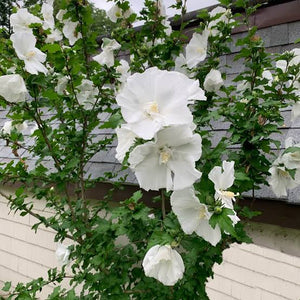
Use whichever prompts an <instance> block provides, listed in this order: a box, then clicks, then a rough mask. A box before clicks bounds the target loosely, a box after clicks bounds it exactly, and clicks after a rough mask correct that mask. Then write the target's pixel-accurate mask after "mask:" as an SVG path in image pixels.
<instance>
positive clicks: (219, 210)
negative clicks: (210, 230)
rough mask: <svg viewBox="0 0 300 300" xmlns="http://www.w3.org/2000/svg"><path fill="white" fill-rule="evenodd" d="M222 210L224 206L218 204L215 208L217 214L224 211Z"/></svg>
mask: <svg viewBox="0 0 300 300" xmlns="http://www.w3.org/2000/svg"><path fill="white" fill-rule="evenodd" d="M222 210H223V209H222V207H220V206H216V207H215V208H214V213H215V214H217V215H219V214H221V213H222Z"/></svg>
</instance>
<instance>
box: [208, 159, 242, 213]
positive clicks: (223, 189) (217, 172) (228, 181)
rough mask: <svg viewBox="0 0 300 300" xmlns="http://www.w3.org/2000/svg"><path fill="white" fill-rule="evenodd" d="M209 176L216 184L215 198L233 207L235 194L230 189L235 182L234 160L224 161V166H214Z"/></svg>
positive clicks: (226, 205)
mask: <svg viewBox="0 0 300 300" xmlns="http://www.w3.org/2000/svg"><path fill="white" fill-rule="evenodd" d="M208 178H209V179H210V180H211V181H212V182H213V183H214V186H215V191H216V193H215V199H216V200H220V201H222V203H223V204H224V206H225V207H227V208H230V209H233V204H232V201H235V198H234V197H235V196H237V195H235V194H234V193H233V192H230V191H228V189H229V188H230V187H231V186H232V185H233V182H234V161H229V162H228V161H226V160H224V161H223V164H222V168H221V167H219V166H216V167H214V168H213V169H212V170H211V171H210V172H209V174H208Z"/></svg>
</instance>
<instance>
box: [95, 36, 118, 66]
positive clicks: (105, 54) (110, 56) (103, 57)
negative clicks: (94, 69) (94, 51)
mask: <svg viewBox="0 0 300 300" xmlns="http://www.w3.org/2000/svg"><path fill="white" fill-rule="evenodd" d="M101 48H102V50H103V51H102V52H101V53H100V54H98V55H96V56H94V57H93V60H94V61H96V62H97V63H99V64H100V65H106V66H107V67H109V68H110V67H112V66H113V65H114V63H115V57H114V50H118V49H120V48H121V45H120V44H119V43H118V42H117V41H116V40H111V39H108V38H104V39H103V43H102V45H101Z"/></svg>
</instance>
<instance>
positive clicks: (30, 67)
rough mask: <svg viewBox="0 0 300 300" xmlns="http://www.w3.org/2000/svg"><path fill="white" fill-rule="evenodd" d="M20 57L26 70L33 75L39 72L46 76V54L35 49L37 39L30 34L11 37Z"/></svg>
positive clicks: (19, 33) (18, 34)
mask: <svg viewBox="0 0 300 300" xmlns="http://www.w3.org/2000/svg"><path fill="white" fill-rule="evenodd" d="M10 39H11V41H12V42H13V47H14V48H15V51H16V53H17V55H18V57H19V58H20V59H21V60H23V61H24V63H25V70H26V71H27V72H29V73H31V74H36V75H37V74H38V72H41V73H44V74H46V73H47V72H48V70H47V68H46V67H45V66H44V65H43V63H44V62H45V61H46V54H45V53H43V52H42V51H41V50H39V49H38V48H36V47H35V44H36V40H35V37H34V36H33V35H32V34H31V33H29V32H16V33H14V34H12V35H11V36H10Z"/></svg>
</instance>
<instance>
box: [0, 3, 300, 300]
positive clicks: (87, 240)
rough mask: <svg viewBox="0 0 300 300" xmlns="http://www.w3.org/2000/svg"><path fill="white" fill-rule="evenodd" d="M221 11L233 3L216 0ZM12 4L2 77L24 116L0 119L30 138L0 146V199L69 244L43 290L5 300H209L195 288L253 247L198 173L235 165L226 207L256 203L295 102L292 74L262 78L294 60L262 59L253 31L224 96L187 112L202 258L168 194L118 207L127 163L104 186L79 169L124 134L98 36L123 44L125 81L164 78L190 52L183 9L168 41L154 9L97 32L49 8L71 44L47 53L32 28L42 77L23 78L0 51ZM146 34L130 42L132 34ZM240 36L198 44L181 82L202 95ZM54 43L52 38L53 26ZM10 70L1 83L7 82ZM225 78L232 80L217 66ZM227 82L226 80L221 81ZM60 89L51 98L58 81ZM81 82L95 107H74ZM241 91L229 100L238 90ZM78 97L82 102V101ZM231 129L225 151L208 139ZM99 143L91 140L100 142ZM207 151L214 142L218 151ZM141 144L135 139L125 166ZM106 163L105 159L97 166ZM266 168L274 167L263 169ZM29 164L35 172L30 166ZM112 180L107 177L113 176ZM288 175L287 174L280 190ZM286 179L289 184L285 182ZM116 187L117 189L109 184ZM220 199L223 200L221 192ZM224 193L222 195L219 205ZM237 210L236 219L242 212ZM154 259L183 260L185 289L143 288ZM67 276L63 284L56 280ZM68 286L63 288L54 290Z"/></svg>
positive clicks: (77, 9) (12, 112)
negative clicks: (101, 189)
mask: <svg viewBox="0 0 300 300" xmlns="http://www.w3.org/2000/svg"><path fill="white" fill-rule="evenodd" d="M248 2H249V1H235V5H236V6H237V7H240V8H242V9H244V10H245V12H246V17H245V19H242V20H241V23H243V24H246V25H249V24H248V17H249V15H250V14H251V13H252V12H253V11H254V10H255V8H256V7H253V6H249V3H248ZM114 3H115V4H117V5H118V6H119V8H121V9H122V10H123V11H128V8H129V4H130V3H129V2H128V1H124V0H115V1H114ZM221 3H222V4H223V5H228V6H230V5H231V1H227V0H222V1H221ZM25 4H26V5H27V6H28V7H29V6H30V5H31V4H33V5H34V8H30V9H31V11H32V12H33V13H36V14H38V15H39V16H41V14H40V5H41V4H42V3H39V2H37V1H26V3H25ZM11 5H12V1H10V2H3V3H2V2H1V3H0V10H1V12H2V13H3V14H2V15H1V17H0V22H1V25H3V26H4V28H3V29H2V31H1V32H2V36H4V37H6V38H2V37H1V38H0V60H1V66H0V75H1V76H2V75H6V74H10V73H11V72H13V73H16V74H20V75H21V76H22V77H23V78H24V80H25V82H26V87H27V90H28V92H29V96H30V97H29V98H30V99H27V101H26V102H24V103H23V102H21V103H9V102H8V101H6V100H5V99H4V98H2V97H1V99H0V105H1V106H2V107H4V108H6V109H7V110H8V115H7V117H8V118H10V119H11V120H12V122H13V123H12V124H13V125H20V124H22V123H23V122H25V121H26V122H28V124H30V126H31V128H32V127H33V126H32V125H33V124H34V125H36V126H37V127H36V129H35V131H34V132H33V133H32V134H31V137H30V138H31V142H30V143H26V142H27V140H28V136H26V135H25V134H23V133H22V132H21V131H20V130H17V129H16V128H15V129H12V131H11V132H10V133H3V132H2V133H1V138H2V139H4V140H5V141H6V143H7V145H8V146H10V148H11V153H12V155H13V159H12V160H11V161H10V162H8V163H2V164H1V168H0V181H1V183H2V184H3V185H8V184H9V185H10V184H15V183H17V184H18V188H17V189H16V190H15V193H12V194H10V195H6V194H5V193H4V192H2V191H0V194H1V196H2V197H4V198H6V199H7V202H8V204H9V207H10V209H11V210H12V211H13V212H15V213H18V214H20V215H21V216H25V215H28V214H29V215H30V216H31V217H33V218H35V219H36V223H35V224H34V225H33V226H32V229H33V230H35V231H37V230H39V227H40V226H41V225H43V226H46V227H48V228H51V229H52V230H54V231H55V233H56V234H55V241H56V242H64V241H65V240H68V243H69V244H71V245H70V246H69V248H68V249H69V250H70V257H69V261H70V262H69V268H66V266H65V265H64V266H63V267H61V268H58V269H56V268H55V269H50V270H49V271H48V276H47V278H37V279H34V280H32V281H30V282H29V283H26V284H23V283H19V284H18V285H17V286H15V287H12V285H11V283H9V282H7V283H5V285H4V287H3V288H2V290H3V291H4V292H5V293H7V297H8V299H20V300H23V299H36V298H37V297H38V296H39V292H40V290H42V289H43V287H44V286H46V285H48V284H50V283H51V284H55V285H57V286H56V287H55V288H54V289H53V292H52V293H51V294H50V295H48V299H53V300H54V299H55V300H56V299H57V300H58V299H68V300H73V299H100V298H101V299H117V300H120V299H178V300H179V299H191V295H193V296H192V297H194V298H195V299H208V297H207V294H206V291H205V284H206V282H207V279H208V278H209V277H211V276H213V271H212V267H213V265H214V264H215V263H219V264H220V263H221V262H222V252H223V250H224V249H226V248H228V247H229V246H230V244H231V243H233V242H238V243H241V242H251V240H250V239H249V237H247V235H246V233H245V231H244V228H243V224H242V222H239V223H237V224H233V221H232V219H231V217H234V216H235V215H234V214H235V212H234V210H233V209H229V208H228V207H225V205H224V203H222V201H220V199H218V198H217V197H216V196H215V193H216V191H215V186H214V183H213V182H212V181H211V180H210V179H209V178H208V174H209V172H210V171H211V170H212V169H213V168H214V167H215V166H220V165H221V163H222V161H223V160H224V159H226V160H228V161H229V160H233V161H235V182H234V185H233V186H232V187H231V188H230V189H232V192H229V193H232V194H233V193H234V196H235V197H237V198H239V199H238V200H239V201H242V197H241V196H240V194H241V193H243V192H244V191H249V190H252V191H253V190H255V189H256V188H258V187H259V185H261V184H265V183H266V178H267V176H268V175H269V173H268V171H269V168H270V166H271V158H272V157H274V155H275V154H274V153H273V151H272V149H273V148H274V147H273V146H274V145H275V146H276V147H277V148H279V145H280V142H279V141H277V140H275V139H274V138H273V137H272V135H274V134H275V133H279V130H278V126H280V125H282V124H283V119H282V116H281V115H280V109H281V108H284V107H286V106H287V105H289V104H291V103H294V102H295V101H297V95H296V94H295V88H293V85H292V84H290V85H287V84H286V82H289V81H293V80H295V78H296V76H297V74H298V73H299V67H298V66H291V67H289V69H288V72H283V71H282V70H281V69H279V68H275V67H273V64H272V61H273V60H274V59H275V60H279V59H285V60H287V61H290V60H291V59H292V56H291V55H290V54H288V53H285V54H283V55H281V56H276V57H273V56H272V55H271V54H269V53H267V52H266V51H265V49H264V43H263V41H262V39H261V38H260V37H259V36H258V35H257V32H256V28H255V27H253V28H250V27H249V31H248V33H247V35H246V36H244V37H243V38H241V39H240V40H238V41H237V42H236V46H240V47H241V51H240V52H239V53H238V54H237V55H236V57H235V60H240V61H241V62H243V64H244V65H245V70H244V71H242V72H240V73H239V74H238V76H237V77H236V78H235V79H234V83H233V84H232V85H230V86H223V87H222V88H221V90H220V92H218V93H216V92H207V93H206V96H207V101H197V102H196V103H195V104H194V105H193V106H192V107H191V108H192V111H193V117H194V122H195V125H196V132H197V133H199V134H200V135H201V137H202V156H201V158H200V159H199V161H198V162H197V163H196V167H197V169H199V170H201V172H202V173H203V174H202V177H201V180H199V181H198V182H196V183H195V184H194V188H195V190H196V195H197V197H198V198H199V201H200V202H201V203H203V204H205V205H206V207H207V208H208V213H209V214H210V215H211V217H210V220H209V223H210V225H211V226H212V227H213V228H216V226H218V227H219V228H220V229H221V232H222V240H221V241H220V242H219V243H218V244H217V245H216V246H212V245H211V244H210V243H208V242H207V241H205V240H204V239H203V238H201V237H199V236H198V235H197V234H196V233H192V234H185V233H184V232H183V230H182V228H181V225H180V223H179V221H178V219H177V217H176V215H175V214H174V213H173V212H172V211H169V207H170V205H169V204H170V203H169V202H170V195H171V192H166V191H164V190H161V191H160V194H157V195H156V196H155V197H153V199H152V202H151V201H150V203H149V201H148V202H147V205H146V204H145V203H146V201H145V199H144V195H143V192H142V191H141V190H138V191H136V192H135V193H134V194H133V195H132V196H130V197H128V198H127V199H121V201H118V202H117V201H116V199H118V200H119V197H120V196H119V195H120V192H121V191H123V190H124V189H125V188H126V186H125V185H124V181H126V176H127V175H125V176H124V174H122V172H124V170H125V169H126V166H127V164H128V157H129V153H127V155H126V157H125V159H124V164H123V168H122V170H121V171H120V173H119V174H118V171H111V172H106V173H103V174H102V173H101V174H100V170H99V174H98V175H99V176H96V178H94V177H93V178H91V176H90V175H89V174H88V169H89V167H90V162H91V161H92V160H93V158H94V157H95V155H100V154H101V155H102V153H103V152H104V153H105V155H106V154H107V153H108V152H109V151H111V148H112V147H113V146H114V145H115V144H114V142H115V134H114V129H116V128H118V127H119V126H120V125H121V124H122V123H123V118H122V115H121V112H120V108H119V107H117V105H116V96H115V92H116V91H119V90H120V89H122V83H121V78H120V75H121V74H120V73H119V72H117V69H116V68H117V67H118V66H120V62H119V59H118V60H116V61H115V63H114V65H113V66H110V67H108V66H106V65H104V64H103V65H100V64H99V63H97V62H95V61H93V60H92V59H91V58H92V57H93V56H95V55H97V54H98V52H99V44H98V43H97V42H96V38H97V37H98V36H103V35H106V36H110V37H111V38H113V39H115V40H116V41H117V42H119V43H120V44H121V49H120V50H115V52H114V55H115V56H117V55H118V54H120V53H121V54H122V53H126V54H128V56H130V59H131V62H130V71H131V72H132V73H134V72H143V71H144V70H145V69H147V68H149V67H152V66H156V67H158V68H159V69H163V70H169V71H171V70H173V69H174V65H175V62H174V59H175V58H176V57H177V56H178V55H179V54H180V53H182V52H183V48H184V44H185V43H186V42H187V40H188V38H187V36H186V35H185V34H184V29H185V27H186V26H187V25H188V21H184V18H183V16H184V14H185V10H186V8H185V6H184V1H177V2H176V3H175V4H173V6H174V7H176V8H178V9H180V10H181V14H178V15H177V16H175V20H176V21H177V22H179V23H178V24H179V25H178V28H177V30H173V31H172V33H170V34H168V32H167V29H168V23H167V21H166V20H165V17H164V16H162V15H161V14H160V13H159V8H158V6H157V2H156V1H150V0H146V1H145V7H144V8H143V10H142V11H141V12H140V14H139V15H137V14H136V13H132V14H130V15H128V16H126V18H120V19H118V21H117V22H116V24H115V23H112V22H111V21H109V20H108V19H107V17H106V16H105V14H104V12H103V11H101V10H97V9H95V8H94V7H92V6H90V5H89V4H88V3H87V1H85V0H60V1H55V5H54V9H55V12H57V11H58V10H59V9H60V8H62V9H66V10H67V13H66V15H65V19H67V18H70V19H71V20H72V21H77V22H78V26H77V28H76V30H75V32H76V34H78V35H81V36H82V38H80V39H78V41H76V43H75V44H74V45H71V46H70V44H69V42H68V40H67V39H66V38H63V40H62V41H56V42H53V43H46V38H47V35H48V33H49V32H48V31H47V30H44V29H42V28H41V26H40V25H32V29H33V31H34V33H35V34H36V36H37V47H38V48H39V49H41V51H43V52H44V53H45V54H46V55H47V64H48V67H49V69H50V68H51V72H49V74H46V75H44V74H42V73H39V74H38V75H35V74H30V73H28V72H26V71H25V70H24V62H23V61H21V60H19V59H18V58H17V56H16V54H15V52H14V49H13V48H12V44H11V41H10V40H9V39H7V37H8V36H9V34H10V33H11V29H10V27H9V22H8V16H9V15H10V14H11ZM199 17H200V18H201V19H202V21H201V23H200V24H199V27H198V28H197V30H196V31H197V32H200V33H201V32H202V31H203V30H204V29H205V28H206V26H207V24H208V23H209V22H211V21H215V20H217V19H218V17H219V15H217V16H214V17H211V16H210V14H209V13H208V12H207V11H203V12H201V13H199ZM136 20H138V21H143V22H144V24H143V26H141V28H139V30H137V29H136V28H134V26H133V23H134V21H136ZM238 24H239V22H237V21H230V22H225V21H221V22H218V23H217V24H216V25H215V26H214V28H213V29H214V30H216V31H217V32H218V34H216V35H213V34H211V35H210V36H209V38H208V41H209V47H208V50H207V58H206V60H205V61H203V62H201V65H198V66H197V67H195V68H193V69H187V70H186V71H187V73H188V74H189V76H190V77H192V78H194V79H197V80H198V81H199V84H200V86H201V87H202V88H203V87H204V81H205V78H206V76H207V74H208V73H209V72H210V70H211V69H218V68H219V67H220V57H221V56H223V55H226V54H229V53H230V47H229V45H230V43H232V39H231V31H232V29H233V28H234V27H235V26H237V25H238ZM56 26H57V28H58V29H59V30H62V29H63V24H61V23H59V22H58V21H57V22H56ZM12 67H13V68H15V70H14V71H11V70H12V69H11V68H12ZM226 67H229V66H226ZM265 70H271V71H272V72H273V74H274V78H276V80H273V82H271V83H270V82H269V81H268V80H267V79H266V78H264V76H263V72H264V71H265ZM222 76H223V79H226V74H222ZM63 79H64V80H65V87H64V88H62V90H59V86H60V84H61V81H62V80H63ZM83 80H89V81H90V82H91V83H92V85H93V86H94V87H95V88H97V92H96V94H95V99H96V100H95V102H94V103H92V104H91V103H89V104H91V105H90V106H85V105H84V104H83V103H82V102H81V101H80V100H81V99H80V85H81V84H82V82H83ZM244 83H247V86H246V87H245V86H244V89H243V90H240V91H238V90H237V88H236V85H238V84H244ZM86 99H88V95H87V94H85V95H84V100H86ZM217 122H219V123H220V122H224V123H226V124H227V125H228V134H230V137H229V138H225V137H222V138H221V139H219V138H218V139H217V136H216V135H217V131H216V130H214V129H215V128H214V124H216V123H217ZM100 130H102V133H103V132H105V133H106V135H105V136H104V135H101V134H99V131H100ZM216 140H217V142H216ZM143 142H144V141H143V140H141V139H136V140H135V144H134V145H133V146H132V147H131V148H130V149H129V152H130V151H131V150H132V149H133V148H134V147H135V146H137V145H140V144H142V143H143ZM100 151H103V152H100ZM294 152H296V153H297V152H299V148H298V147H290V148H288V149H287V150H286V151H285V152H284V153H294ZM270 157H271V158H270ZM33 160H34V165H33V163H32V161H33ZM116 169H117V168H116ZM294 171H295V170H289V172H290V174H291V176H293V172H294ZM294 175H295V172H294ZM118 178H119V179H118ZM112 180H113V181H114V183H113V184H111V188H110V189H109V191H108V192H107V193H106V194H105V195H104V196H103V199H102V200H103V201H98V202H97V203H95V202H94V201H91V200H90V199H88V191H89V190H90V189H91V188H94V187H95V186H96V184H98V183H103V184H107V182H109V181H110V182H111V181H112ZM219 192H224V191H219ZM225 192H226V191H225ZM31 197H33V198H34V199H35V201H43V203H45V207H46V208H48V209H51V210H52V211H53V212H54V213H53V215H51V216H47V217H46V216H44V215H43V214H42V213H37V212H36V211H35V210H34V202H32V201H31V200H30V199H31ZM241 206H242V205H241ZM234 208H235V209H236V210H238V211H239V216H241V217H243V218H247V219H251V218H253V217H255V216H257V215H259V212H255V211H251V210H250V209H249V208H247V207H243V208H242V209H240V208H239V207H237V206H236V207H234ZM155 245H170V246H171V247H172V248H173V249H177V250H178V252H180V254H181V256H182V258H183V261H184V265H185V273H184V277H183V278H182V279H181V280H179V281H178V282H177V283H176V284H175V285H174V286H172V287H168V286H164V285H163V284H161V283H160V282H159V281H157V280H156V279H154V278H150V277H146V276H145V274H144V271H143V269H142V267H141V265H142V261H143V259H144V257H145V253H146V252H147V251H148V250H149V249H150V248H151V247H152V246H155ZM66 269H68V273H67V272H66ZM65 278H69V279H70V285H69V287H68V288H62V287H61V286H60V285H61V282H62V281H63V280H64V279H65Z"/></svg>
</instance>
